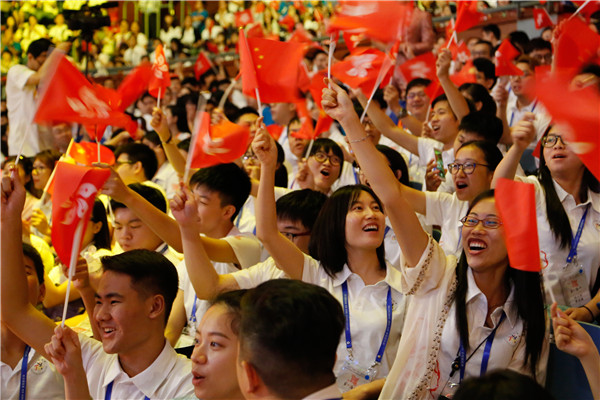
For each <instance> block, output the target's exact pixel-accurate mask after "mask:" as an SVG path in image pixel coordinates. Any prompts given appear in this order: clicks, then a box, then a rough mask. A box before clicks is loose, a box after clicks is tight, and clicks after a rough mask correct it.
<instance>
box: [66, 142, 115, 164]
mask: <svg viewBox="0 0 600 400" xmlns="http://www.w3.org/2000/svg"><path fill="white" fill-rule="evenodd" d="M67 156H69V157H71V158H72V159H73V160H74V161H75V162H76V163H78V164H82V165H87V166H91V165H92V163H95V162H102V163H105V164H109V165H113V164H114V163H115V155H114V153H113V152H112V150H111V149H109V148H108V147H106V146H103V145H100V160H98V144H97V143H92V142H79V143H77V142H73V143H72V144H71V146H70V147H69V153H68V154H67Z"/></svg>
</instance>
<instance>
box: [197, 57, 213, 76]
mask: <svg viewBox="0 0 600 400" xmlns="http://www.w3.org/2000/svg"><path fill="white" fill-rule="evenodd" d="M212 65H213V64H212V63H211V62H210V60H209V59H208V57H206V54H204V52H202V51H201V52H200V54H198V58H197V59H196V63H195V64H194V75H195V76H196V80H198V79H200V76H202V74H204V73H205V72H206V71H208V70H209V69H211V68H212Z"/></svg>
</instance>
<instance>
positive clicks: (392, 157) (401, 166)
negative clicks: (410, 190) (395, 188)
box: [375, 144, 410, 186]
mask: <svg viewBox="0 0 600 400" xmlns="http://www.w3.org/2000/svg"><path fill="white" fill-rule="evenodd" d="M375 148H376V149H377V150H379V152H380V153H381V154H383V155H384V156H385V158H387V160H388V162H389V163H390V168H391V169H392V171H394V173H396V171H400V179H399V181H400V183H402V184H403V185H406V186H408V185H409V184H410V177H409V175H408V167H407V166H406V161H404V157H402V155H401V154H400V153H398V152H397V151H396V150H394V149H392V148H391V147H388V146H386V145H384V144H378V145H376V146H375Z"/></svg>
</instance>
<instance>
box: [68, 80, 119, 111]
mask: <svg viewBox="0 0 600 400" xmlns="http://www.w3.org/2000/svg"><path fill="white" fill-rule="evenodd" d="M67 104H68V105H69V107H71V109H72V110H73V111H75V112H76V113H77V114H79V115H80V116H82V117H84V118H96V117H98V118H108V116H109V112H110V106H109V105H108V104H106V102H104V101H102V100H100V99H99V98H98V97H97V96H96V94H95V93H94V91H93V90H91V89H90V88H88V87H85V86H82V87H81V88H80V89H79V98H77V97H75V98H73V97H67Z"/></svg>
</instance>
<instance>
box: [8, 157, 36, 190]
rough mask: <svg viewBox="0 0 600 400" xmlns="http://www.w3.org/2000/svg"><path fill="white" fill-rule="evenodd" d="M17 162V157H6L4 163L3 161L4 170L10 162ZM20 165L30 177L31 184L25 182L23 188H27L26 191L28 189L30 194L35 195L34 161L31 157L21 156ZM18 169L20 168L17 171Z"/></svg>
mask: <svg viewBox="0 0 600 400" xmlns="http://www.w3.org/2000/svg"><path fill="white" fill-rule="evenodd" d="M16 161H17V156H9V157H6V158H5V159H4V161H2V169H4V167H5V166H6V164H8V163H9V162H13V163H16ZM19 165H20V166H22V167H23V171H24V172H25V176H26V177H29V182H23V186H25V189H27V191H28V192H29V193H35V188H34V187H33V179H31V173H32V172H33V161H32V160H31V158H29V157H25V156H20V157H19ZM18 168H19V167H18V166H17V169H18Z"/></svg>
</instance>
